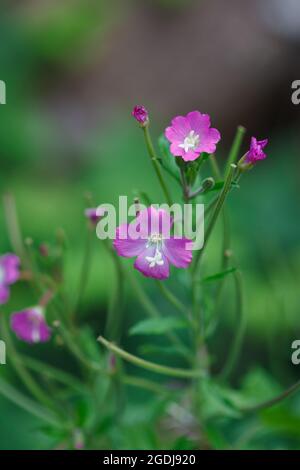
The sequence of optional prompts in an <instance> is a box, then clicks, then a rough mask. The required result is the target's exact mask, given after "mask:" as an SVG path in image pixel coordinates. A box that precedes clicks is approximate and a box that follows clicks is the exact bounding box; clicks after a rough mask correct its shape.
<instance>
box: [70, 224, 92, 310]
mask: <svg viewBox="0 0 300 470" xmlns="http://www.w3.org/2000/svg"><path fill="white" fill-rule="evenodd" d="M93 235H94V230H92V228H91V226H89V227H88V230H87V234H86V242H85V249H84V255H83V262H82V266H81V272H80V277H79V283H78V289H77V292H78V297H77V301H76V304H75V308H74V313H73V315H75V314H76V313H77V312H78V311H79V310H80V306H81V303H82V299H83V296H84V293H85V290H86V286H87V284H88V279H89V274H90V268H91V259H92V256H91V255H92V253H91V252H92V250H91V248H92V237H93Z"/></svg>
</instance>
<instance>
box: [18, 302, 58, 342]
mask: <svg viewBox="0 0 300 470" xmlns="http://www.w3.org/2000/svg"><path fill="white" fill-rule="evenodd" d="M10 326H11V329H12V330H13V331H14V332H15V334H16V335H17V337H18V338H19V339H21V340H23V341H26V343H45V342H46V341H48V340H49V339H50V337H51V329H50V328H49V326H48V325H47V322H46V320H45V315H44V309H43V307H41V306H36V307H31V308H27V309H25V310H21V311H20V312H16V313H13V314H12V316H11V319H10Z"/></svg>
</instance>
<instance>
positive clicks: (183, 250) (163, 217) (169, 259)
mask: <svg viewBox="0 0 300 470" xmlns="http://www.w3.org/2000/svg"><path fill="white" fill-rule="evenodd" d="M172 225H173V219H172V218H171V216H170V215H169V214H168V212H166V211H165V210H162V209H159V210H158V209H155V208H154V207H152V206H151V207H148V209H144V210H142V211H141V212H140V213H139V215H138V216H137V217H136V219H135V220H134V221H133V222H131V223H130V224H123V225H120V226H119V227H118V228H117V231H116V238H115V240H114V248H115V249H116V251H117V253H118V255H119V256H124V257H125V258H131V257H137V258H136V260H135V263H134V267H135V269H137V270H138V271H140V272H141V273H142V274H143V275H144V276H146V277H153V278H155V279H166V278H168V277H169V274H170V273H169V271H170V264H173V265H174V266H176V267H177V268H187V267H188V265H189V264H190V262H191V261H192V252H191V250H189V249H187V244H189V243H190V242H191V240H188V239H187V238H175V237H173V236H170V231H171V228H172Z"/></svg>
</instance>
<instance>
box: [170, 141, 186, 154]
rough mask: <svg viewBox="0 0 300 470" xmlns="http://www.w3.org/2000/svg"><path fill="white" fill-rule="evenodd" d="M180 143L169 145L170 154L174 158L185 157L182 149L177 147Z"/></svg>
mask: <svg viewBox="0 0 300 470" xmlns="http://www.w3.org/2000/svg"><path fill="white" fill-rule="evenodd" d="M179 145H180V142H173V143H172V144H171V145H170V152H171V154H172V155H174V157H183V156H184V155H185V151H184V149H183V148H182V147H179Z"/></svg>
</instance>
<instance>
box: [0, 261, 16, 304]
mask: <svg viewBox="0 0 300 470" xmlns="http://www.w3.org/2000/svg"><path fill="white" fill-rule="evenodd" d="M19 278H20V259H19V258H18V256H16V255H14V254H11V253H7V254H6V255H3V256H1V257H0V304H5V303H6V302H7V301H8V299H9V286H10V285H11V284H14V283H15V282H16V281H17V280H18V279H19Z"/></svg>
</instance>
